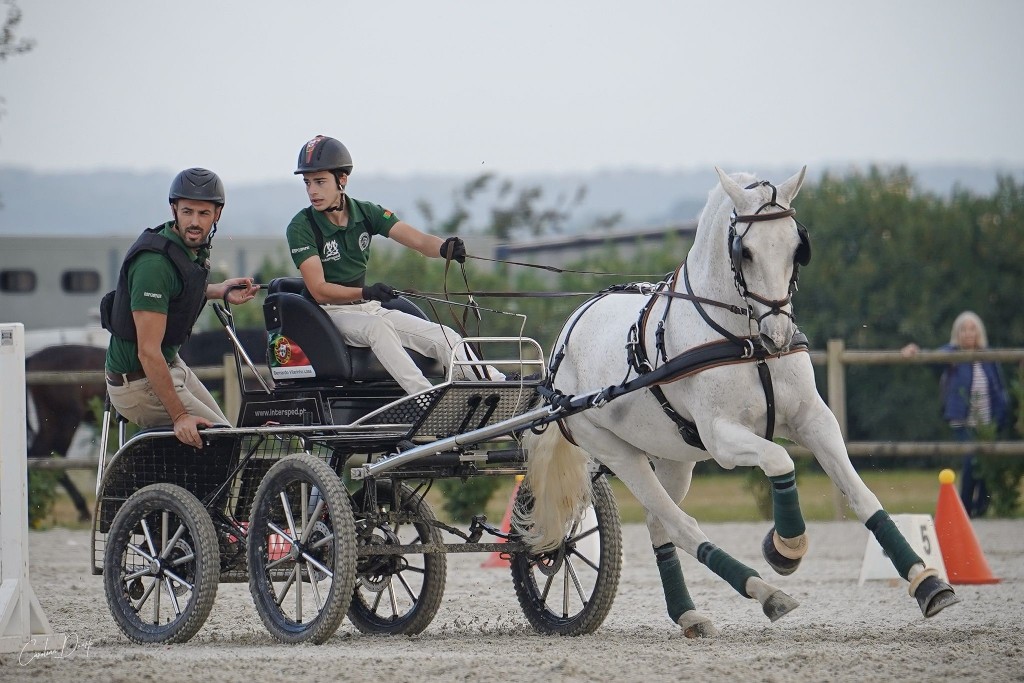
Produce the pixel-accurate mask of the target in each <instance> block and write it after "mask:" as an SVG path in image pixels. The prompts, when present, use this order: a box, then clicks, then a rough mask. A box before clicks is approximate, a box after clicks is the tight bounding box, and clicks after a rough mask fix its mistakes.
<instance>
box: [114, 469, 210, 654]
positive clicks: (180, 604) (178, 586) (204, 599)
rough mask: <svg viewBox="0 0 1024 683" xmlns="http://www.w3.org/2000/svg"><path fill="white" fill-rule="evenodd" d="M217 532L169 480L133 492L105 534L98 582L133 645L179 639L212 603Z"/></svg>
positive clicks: (199, 623)
mask: <svg viewBox="0 0 1024 683" xmlns="http://www.w3.org/2000/svg"><path fill="white" fill-rule="evenodd" d="M219 579H220V554H219V551H218V549H217V533H216V531H214V528H213V522H212V521H211V520H210V515H209V514H208V513H207V511H206V509H205V508H204V507H203V506H202V504H201V503H200V502H199V500H198V499H197V498H196V497H195V496H194V495H192V494H191V493H189V492H188V491H186V490H185V489H183V488H181V487H180V486H174V485H173V484H153V485H152V486H147V487H145V488H143V489H140V490H139V491H137V492H136V493H135V494H133V495H132V496H131V497H130V498H129V499H128V500H127V501H125V503H124V505H122V506H121V509H120V510H119V511H118V513H117V516H115V517H114V522H113V524H112V525H111V527H110V532H109V533H108V534H107V545H106V551H105V553H104V557H103V587H104V589H105V591H106V595H107V605H108V606H109V607H110V613H111V614H112V615H113V616H114V621H116V622H117V625H118V626H119V627H120V629H121V631H122V632H123V633H124V634H125V635H126V636H128V638H129V639H130V640H133V641H135V642H136V643H183V642H185V641H187V640H188V639H190V638H191V637H192V636H194V635H195V634H196V632H198V631H199V629H200V628H201V627H202V625H203V622H205V621H206V617H207V616H209V614H210V609H211V608H212V607H213V600H214V598H215V597H216V595H217V583H218V581H219Z"/></svg>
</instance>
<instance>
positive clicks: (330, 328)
mask: <svg viewBox="0 0 1024 683" xmlns="http://www.w3.org/2000/svg"><path fill="white" fill-rule="evenodd" d="M382 306H384V307H385V308H390V309H397V310H400V311H403V312H405V313H408V314H410V315H415V316H417V317H420V318H423V319H424V320H426V319H428V318H427V316H426V315H425V314H424V313H423V311H422V310H421V309H420V307H419V306H417V305H416V304H414V303H413V302H411V301H409V300H408V299H405V298H402V297H399V298H397V299H394V300H392V301H389V302H387V303H385V304H382ZM263 318H264V322H265V324H266V328H267V331H268V332H270V333H271V348H270V349H269V351H268V353H267V360H268V362H270V361H271V359H272V358H273V354H274V348H273V345H274V341H273V340H274V336H275V335H281V336H284V337H287V338H288V339H289V340H291V341H292V342H293V343H295V344H296V345H298V347H299V348H300V349H301V350H302V352H303V353H304V354H305V355H306V357H307V358H308V359H309V363H310V365H311V366H312V367H313V370H314V371H315V372H316V376H315V377H308V378H305V377H289V378H281V377H277V378H275V380H276V381H278V382H280V381H282V380H284V381H289V382H291V381H297V382H302V383H304V384H305V383H307V382H312V383H322V382H325V381H329V382H341V383H347V382H376V381H392V382H393V381H394V379H393V378H392V377H391V375H390V374H389V373H388V372H387V370H385V369H384V366H382V365H381V364H380V361H379V360H377V357H376V356H375V355H374V354H373V352H372V351H370V349H368V348H366V347H361V346H350V345H348V344H346V343H345V342H344V341H343V340H342V337H341V333H340V332H339V331H338V328H336V327H335V326H334V323H333V322H332V321H331V318H330V316H328V315H327V313H326V312H325V311H324V309H323V308H321V307H320V305H319V304H317V303H316V302H315V301H313V299H312V298H311V297H310V296H309V294H308V293H307V292H306V288H305V286H304V284H303V281H302V278H301V277H287V278H275V279H273V280H271V282H270V284H269V285H268V287H267V300H266V302H265V303H264V304H263ZM409 355H410V357H412V359H413V361H414V362H415V363H416V366H417V367H419V368H420V370H422V371H423V374H424V375H426V376H427V377H429V378H434V379H438V378H442V377H444V372H445V369H444V368H443V367H441V364H440V363H439V362H437V361H436V360H434V359H432V358H427V357H426V356H423V355H421V354H419V353H416V352H415V351H409ZM271 370H273V367H271Z"/></svg>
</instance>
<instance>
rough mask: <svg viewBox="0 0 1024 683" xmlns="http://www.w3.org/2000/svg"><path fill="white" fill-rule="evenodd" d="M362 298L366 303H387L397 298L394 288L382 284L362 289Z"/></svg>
mask: <svg viewBox="0 0 1024 683" xmlns="http://www.w3.org/2000/svg"><path fill="white" fill-rule="evenodd" d="M363 298H364V299H366V300H367V301H380V302H382V303H387V302H388V301H391V300H392V299H397V298H398V293H397V292H395V288H394V287H392V286H391V285H386V284H384V283H383V282H378V283H377V284H374V285H370V286H369V287H363Z"/></svg>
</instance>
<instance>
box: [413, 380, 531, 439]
mask: <svg viewBox="0 0 1024 683" xmlns="http://www.w3.org/2000/svg"><path fill="white" fill-rule="evenodd" d="M538 399H539V397H538V395H537V393H536V391H534V390H533V389H532V388H523V387H520V386H518V385H515V384H500V385H487V384H484V383H469V384H456V385H453V386H452V387H451V388H450V389H449V390H448V391H447V393H445V394H444V396H442V397H441V398H440V400H438V401H437V402H436V403H435V404H434V406H433V407H432V409H431V410H430V412H429V413H428V414H427V416H426V417H425V418H424V420H423V422H422V423H421V424H419V425H418V426H417V427H416V435H417V436H434V437H437V438H444V437H448V436H454V435H456V434H464V433H466V432H469V431H472V430H474V429H480V428H481V427H487V426H488V425H492V424H495V423H496V422H501V421H502V420H507V419H509V418H512V417H515V416H516V415H519V414H521V413H523V412H526V411H527V410H528V409H529V408H530V407H532V405H533V404H534V403H536V402H537V401H538Z"/></svg>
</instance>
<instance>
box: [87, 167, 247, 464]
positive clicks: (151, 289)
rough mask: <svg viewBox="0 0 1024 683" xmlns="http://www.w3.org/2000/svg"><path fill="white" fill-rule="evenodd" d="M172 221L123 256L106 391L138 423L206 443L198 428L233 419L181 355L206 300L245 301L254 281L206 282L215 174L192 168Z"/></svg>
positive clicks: (112, 296) (109, 321)
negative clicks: (170, 427)
mask: <svg viewBox="0 0 1024 683" xmlns="http://www.w3.org/2000/svg"><path fill="white" fill-rule="evenodd" d="M168 201H169V202H170V204H171V215H172V216H173V220H170V221H168V222H167V223H164V224H163V225H160V226H157V227H155V228H150V229H147V230H146V231H145V232H143V233H142V235H141V236H140V237H139V239H138V240H136V241H135V244H133V245H132V246H131V248H130V249H129V250H128V253H127V254H125V257H124V263H123V264H121V274H120V276H119V278H118V281H117V289H115V290H114V291H113V292H110V293H109V294H107V295H106V296H105V297H103V302H102V304H101V305H100V310H101V313H102V318H103V327H104V328H106V329H107V330H109V331H110V333H111V334H110V345H109V346H108V347H107V360H106V372H107V393H108V395H109V396H110V402H111V404H112V405H113V406H114V408H116V409H117V411H118V412H119V413H120V414H121V415H122V416H124V417H125V418H126V419H127V420H129V421H130V422H134V423H135V424H137V425H139V426H140V427H154V426H158V425H165V424H168V422H170V423H172V424H173V425H174V435H175V436H177V437H178V440H180V441H181V442H182V443H186V444H188V445H190V446H194V447H195V448H202V446H203V442H202V439H201V438H200V437H199V429H198V428H199V427H200V426H204V427H211V426H213V425H215V424H231V421H230V420H228V419H227V417H226V416H225V415H224V413H223V411H221V409H220V407H219V406H218V405H217V402H216V401H214V400H213V397H212V396H211V395H210V392H209V391H208V390H207V389H206V387H204V386H203V384H202V382H200V381H199V380H198V379H197V378H196V376H195V374H193V372H192V371H191V370H190V369H189V367H188V366H187V365H185V363H184V362H183V361H182V360H181V358H179V357H178V349H179V348H180V347H181V345H182V344H183V343H185V340H187V339H188V337H189V335H190V334H191V333H192V326H193V325H195V323H196V320H198V319H199V314H200V313H202V310H203V306H205V305H206V301H207V299H223V298H225V296H226V297H227V301H228V302H230V303H232V304H243V303H245V302H247V301H251V300H252V298H253V297H255V296H256V291H257V290H258V289H259V285H257V284H254V283H253V281H252V278H248V277H236V278H229V279H227V280H225V281H224V282H221V283H220V284H208V283H207V279H208V278H209V276H210V260H209V259H210V243H211V241H212V240H213V236H214V234H215V233H216V232H217V221H218V220H220V215H221V211H222V210H223V208H224V184H223V183H222V182H221V180H220V178H218V177H217V174H216V173H213V172H212V171H208V170H206V169H204V168H189V169H186V170H184V171H182V172H181V173H179V174H178V175H177V176H176V177H175V178H174V181H173V182H172V183H171V189H170V192H169V194H168Z"/></svg>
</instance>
